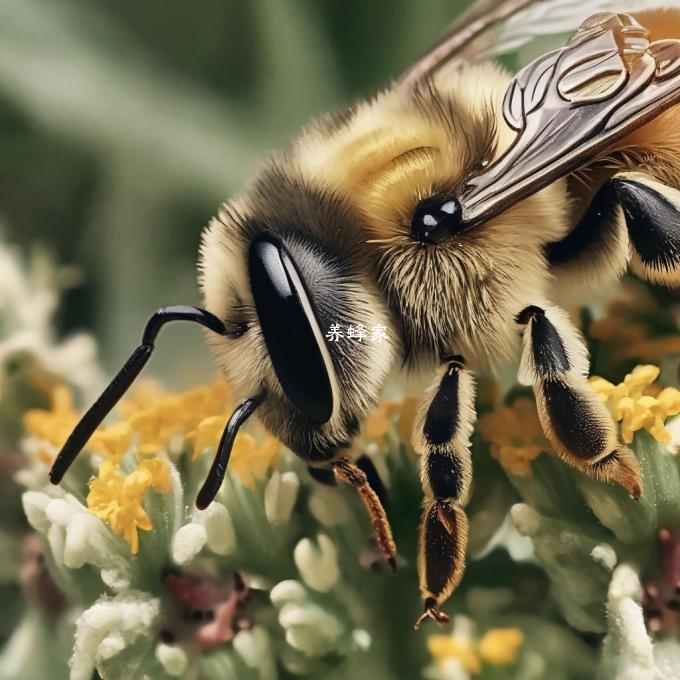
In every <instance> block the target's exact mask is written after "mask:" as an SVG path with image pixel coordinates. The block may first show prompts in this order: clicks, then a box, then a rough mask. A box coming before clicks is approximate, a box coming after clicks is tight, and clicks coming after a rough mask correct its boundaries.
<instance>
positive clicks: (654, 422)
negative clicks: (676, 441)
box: [590, 365, 680, 444]
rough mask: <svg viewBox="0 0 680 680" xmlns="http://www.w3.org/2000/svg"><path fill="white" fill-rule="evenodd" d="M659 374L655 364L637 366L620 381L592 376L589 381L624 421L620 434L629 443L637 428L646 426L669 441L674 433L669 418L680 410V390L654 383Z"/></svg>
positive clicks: (617, 418)
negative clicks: (667, 421) (667, 424)
mask: <svg viewBox="0 0 680 680" xmlns="http://www.w3.org/2000/svg"><path fill="white" fill-rule="evenodd" d="M658 377H659V369H658V368H657V367H656V366H651V365H643V366H637V367H636V368H635V369H634V370H633V371H632V372H631V373H629V374H628V375H627V376H626V377H625V378H624V379H623V382H622V383H620V384H618V385H613V384H612V383H610V382H608V381H607V380H604V379H603V378H600V377H597V376H593V377H592V378H590V384H591V385H592V386H593V388H594V389H595V391H596V392H597V393H598V394H599V395H600V398H601V399H602V401H603V402H604V403H605V404H606V405H607V408H608V409H609V412H610V413H611V415H612V417H613V418H614V420H616V421H617V422H619V423H621V436H622V437H623V441H624V442H626V444H630V443H631V442H632V441H633V438H634V436H635V433H636V432H637V431H638V430H641V429H645V430H647V432H649V433H650V434H651V435H652V436H653V437H654V439H656V440H657V441H658V442H661V443H664V444H667V443H668V442H670V440H671V433H670V432H669V431H668V430H667V429H666V427H665V423H666V419H667V418H669V417H670V416H674V415H677V414H678V413H680V390H677V389H676V388H675V387H666V388H665V389H663V390H659V388H658V387H656V386H655V385H653V383H654V381H655V380H656V379H657V378H658Z"/></svg>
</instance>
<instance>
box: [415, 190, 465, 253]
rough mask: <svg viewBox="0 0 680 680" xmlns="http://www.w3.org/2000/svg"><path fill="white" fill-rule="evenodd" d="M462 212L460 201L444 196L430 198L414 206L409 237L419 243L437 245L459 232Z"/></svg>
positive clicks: (461, 223)
mask: <svg viewBox="0 0 680 680" xmlns="http://www.w3.org/2000/svg"><path fill="white" fill-rule="evenodd" d="M462 225H463V210H462V208H461V205H460V201H458V199H456V198H452V197H446V196H432V197H430V198H426V199H424V200H422V201H421V202H420V203H418V205H417V206H416V209H415V210H414V212H413V217H412V218H411V236H412V237H413V239H415V240H416V241H419V242H420V243H439V242H440V241H443V240H444V239H445V238H447V237H449V236H451V235H452V234H455V233H456V232H458V231H460V229H461V227H462Z"/></svg>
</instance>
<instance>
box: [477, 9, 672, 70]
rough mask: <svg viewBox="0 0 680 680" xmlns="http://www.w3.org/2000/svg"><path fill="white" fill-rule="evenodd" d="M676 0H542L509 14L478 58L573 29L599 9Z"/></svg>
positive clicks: (480, 51)
mask: <svg viewBox="0 0 680 680" xmlns="http://www.w3.org/2000/svg"><path fill="white" fill-rule="evenodd" d="M674 2H675V0H588V2H574V0H541V2H536V3H534V4H532V5H531V6H529V7H527V8H526V9H523V10H522V11H521V12H518V13H517V14H515V15H513V16H512V17H510V18H508V20H507V21H504V22H502V23H501V24H499V25H498V27H497V28H495V29H494V30H493V31H492V33H493V35H492V36H490V39H489V40H488V41H486V44H485V45H480V47H479V50H478V53H477V54H476V55H475V58H488V57H490V56H493V55H497V54H506V53H508V52H513V51H515V50H518V49H519V48H521V47H523V46H524V45H526V44H527V43H530V42H531V41H532V40H534V39H536V38H543V39H544V40H545V38H554V39H555V40H556V42H555V45H559V44H560V43H561V42H562V39H560V36H564V35H565V34H569V33H573V32H574V31H575V30H576V29H577V28H578V27H579V26H580V25H581V24H582V23H583V22H584V21H585V20H586V19H587V18H588V17H590V16H592V15H593V14H595V13H596V12H608V11H610V12H639V11H641V10H658V9H660V8H661V7H673V6H677V5H675V4H674Z"/></svg>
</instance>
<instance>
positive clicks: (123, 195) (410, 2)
mask: <svg viewBox="0 0 680 680" xmlns="http://www.w3.org/2000/svg"><path fill="white" fill-rule="evenodd" d="M468 4H469V3H467V2H456V1H455V0H390V1H389V2H388V1H387V0H373V1H365V0H364V1H362V0H345V1H343V2H340V1H337V0H335V1H334V0H194V1H193V2H168V1H167V0H164V1H161V0H145V1H144V2H133V0H116V1H115V2H113V1H111V0H109V1H107V0H0V221H1V222H2V225H3V229H4V231H5V232H6V234H5V237H6V238H7V240H9V241H10V242H11V243H16V244H19V245H20V246H22V247H24V248H26V249H28V248H30V247H34V246H35V244H41V245H42V246H44V247H46V248H47V249H49V251H51V252H52V253H53V254H54V256H55V257H56V259H57V261H58V262H60V263H62V264H72V265H76V266H77V268H78V270H79V272H80V274H81V278H80V281H79V283H78V284H77V285H76V286H74V287H73V288H72V289H70V290H69V291H67V293H66V295H65V299H64V304H63V305H62V309H61V311H60V315H59V329H60V331H62V332H64V333H68V332H70V331H73V330H76V329H83V328H84V329H88V330H91V331H92V332H94V334H95V335H96V336H97V339H98V340H99V342H100V347H101V352H102V360H103V363H104V366H105V368H106V370H107V372H109V373H110V372H111V371H113V370H114V369H115V368H117V367H118V366H119V365H120V363H121V362H122V361H123V360H124V359H125V357H126V356H127V355H128V353H129V352H130V350H131V348H132V347H133V346H134V345H135V344H136V342H137V339H138V337H139V336H140V334H141V331H142V328H143V325H144V322H145V320H146V319H147V317H148V316H149V314H150V313H151V312H152V311H153V310H154V309H155V308H157V307H158V306H160V305H163V304H172V303H179V302H186V303H199V301H200V298H199V294H198V290H197V285H196V275H195V262H196V254H197V248H198V243H199V238H200V233H201V229H202V227H203V226H204V225H205V224H206V223H207V221H208V220H209V219H210V217H211V216H212V215H213V214H214V213H215V212H216V209H217V207H218V205H219V204H220V203H221V202H222V201H224V200H226V199H228V198H229V197H230V196H232V195H233V194H235V193H236V192H238V191H239V189H240V188H241V187H242V186H243V184H244V182H245V181H246V179H247V178H248V176H249V175H250V174H251V173H252V172H253V169H254V168H255V167H256V165H257V163H258V161H259V160H260V159H261V158H262V157H263V156H264V155H265V154H266V153H267V151H268V150H270V149H272V148H275V147H277V146H278V145H280V144H282V143H285V141H286V140H287V138H288V137H289V136H290V135H291V134H292V133H294V132H295V130H296V129H298V128H299V127H300V126H301V125H303V124H304V123H305V122H306V121H307V120H308V119H309V118H310V117H311V116H313V115H314V114H316V113H319V112H323V111H326V110H333V109H337V108H340V107H342V106H343V105H344V104H346V103H348V102H350V101H351V100H352V99H353V98H355V97H357V96H361V95H370V94H371V93H372V92H373V91H374V90H375V89H377V88H379V87H380V86H382V85H384V84H386V83H388V82H389V80H390V78H392V77H394V76H396V75H398V74H399V72H400V71H401V69H402V68H404V67H405V66H406V65H407V64H408V63H409V61H410V60H411V59H413V58H414V57H416V56H417V55H418V54H419V53H420V52H422V51H423V50H424V49H426V48H427V47H428V45H429V44H431V43H432V42H433V40H434V39H435V38H436V37H437V35H438V34H439V33H441V31H442V30H443V28H444V27H445V26H446V24H447V23H449V22H450V21H451V20H452V19H453V18H454V17H455V16H456V15H458V14H459V13H460V12H461V11H463V10H464V9H465V8H466V7H467V5H468ZM180 354H181V355H182V362H181V364H182V369H181V370H182V371H183V374H182V375H178V374H177V372H176V370H173V367H175V366H176V363H175V360H176V358H177V357H178V356H179V355H180ZM212 370H213V369H212V364H211V360H210V357H209V355H208V352H207V350H206V349H205V346H204V345H203V344H202V342H201V337H200V333H199V332H198V331H197V330H196V329H192V328H173V329H172V330H171V331H170V332H167V331H166V333H165V337H164V339H163V341H162V351H159V352H157V353H156V355H155V357H154V364H153V367H152V368H151V372H153V373H155V374H157V375H162V376H163V377H164V378H165V379H166V380H167V381H168V382H169V383H171V384H175V385H186V384H188V383H191V382H195V381H196V380H197V379H201V380H202V379H206V378H207V377H208V376H209V375H210V372H211V371H212Z"/></svg>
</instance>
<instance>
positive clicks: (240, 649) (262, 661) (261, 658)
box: [233, 626, 276, 680]
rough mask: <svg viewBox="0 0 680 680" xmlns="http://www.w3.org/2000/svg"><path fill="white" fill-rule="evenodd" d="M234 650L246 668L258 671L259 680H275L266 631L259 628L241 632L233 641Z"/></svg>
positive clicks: (274, 669)
mask: <svg viewBox="0 0 680 680" xmlns="http://www.w3.org/2000/svg"><path fill="white" fill-rule="evenodd" d="M233 645H234V649H235V650H236V652H237V654H238V655H239V656H240V657H241V658H242V659H243V661H244V662H245V664H246V666H248V667H249V668H254V669H256V670H257V671H258V675H259V678H260V680H275V678H276V665H275V662H274V655H273V654H272V650H271V644H270V642H269V635H268V634H267V631H266V630H265V629H264V628H262V627H261V626H255V627H254V628H252V629H251V630H242V631H240V632H239V633H237V634H236V637H235V638H234V641H233Z"/></svg>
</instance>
